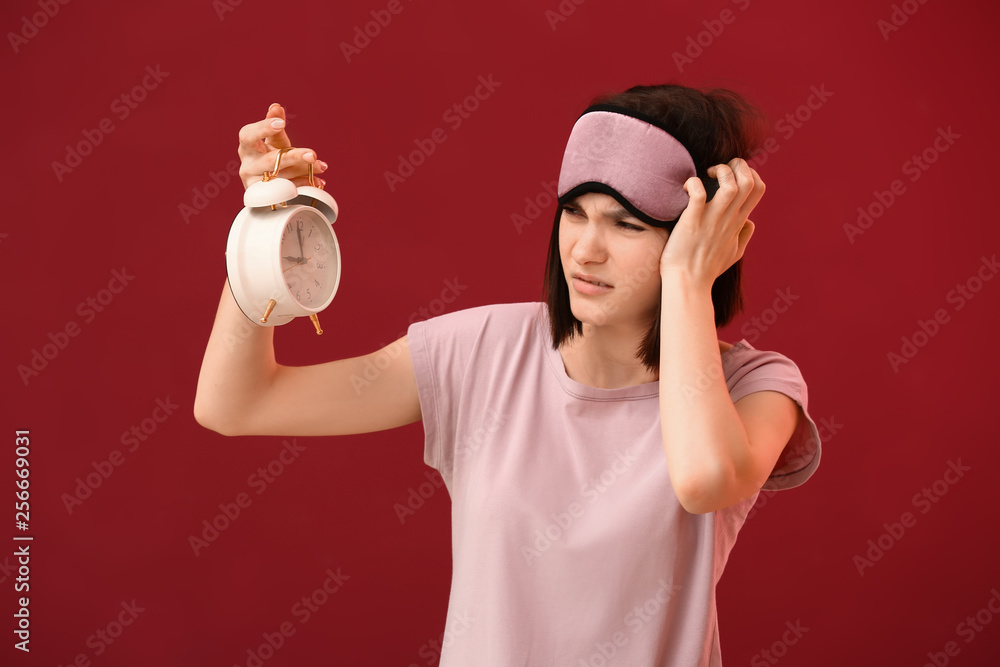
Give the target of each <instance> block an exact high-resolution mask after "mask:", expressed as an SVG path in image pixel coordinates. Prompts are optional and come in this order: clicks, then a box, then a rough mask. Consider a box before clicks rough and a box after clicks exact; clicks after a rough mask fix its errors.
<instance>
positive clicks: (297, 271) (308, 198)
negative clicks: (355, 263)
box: [226, 148, 340, 334]
mask: <svg viewBox="0 0 1000 667" xmlns="http://www.w3.org/2000/svg"><path fill="white" fill-rule="evenodd" d="M289 150H292V149H291V148H283V149H281V150H279V151H278V154H277V157H276V159H275V163H274V171H272V172H264V180H262V181H259V182H257V183H254V184H253V185H251V186H250V187H249V188H247V190H246V192H245V193H244V194H243V204H244V208H243V210H242V211H240V213H239V215H237V216H236V219H235V220H234V221H233V226H232V228H231V229H230V230H229V241H228V243H227V245H226V270H227V272H228V274H229V287H230V289H231V290H232V293H233V297H234V298H235V299H236V303H237V304H238V305H239V307H240V310H242V311H243V314H244V315H246V316H247V317H248V318H249V319H250V321H252V322H254V323H255V324H259V325H261V326H279V325H282V324H286V323H288V322H291V321H292V320H293V319H295V318H296V317H303V316H308V317H309V319H311V320H312V323H313V325H314V326H315V327H316V333H317V334H321V333H323V329H322V328H321V327H320V325H319V318H318V317H317V313H319V312H320V311H322V310H323V309H325V308H326V307H327V306H329V305H330V303H331V302H332V301H333V297H334V295H335V294H336V293H337V287H338V286H339V285H340V245H339V244H338V243H337V236H336V234H334V232H333V223H334V221H335V220H336V219H337V212H338V209H337V202H335V201H334V200H333V197H331V196H330V195H329V194H328V193H326V192H324V191H323V190H322V189H321V188H318V187H316V186H315V185H314V182H313V174H312V164H310V165H309V185H308V186H302V187H298V188H296V187H295V184H294V183H292V182H291V181H290V180H288V179H285V178H275V177H274V175H275V174H277V173H278V169H279V167H280V165H281V155H282V154H283V153H285V152H287V151H289Z"/></svg>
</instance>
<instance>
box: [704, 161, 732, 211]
mask: <svg viewBox="0 0 1000 667" xmlns="http://www.w3.org/2000/svg"><path fill="white" fill-rule="evenodd" d="M706 173H707V174H708V175H709V176H710V177H712V178H714V179H715V180H717V181H718V182H719V190H718V191H717V192H716V193H715V195H714V196H713V197H712V202H711V203H712V205H714V206H717V207H722V208H723V209H728V208H730V206H731V205H732V204H733V201H734V200H736V199H737V195H738V194H739V191H740V188H739V183H738V182H737V180H736V174H735V173H733V168H732V167H731V166H729V165H728V164H716V165H712V166H711V167H709V168H708V169H707V170H706Z"/></svg>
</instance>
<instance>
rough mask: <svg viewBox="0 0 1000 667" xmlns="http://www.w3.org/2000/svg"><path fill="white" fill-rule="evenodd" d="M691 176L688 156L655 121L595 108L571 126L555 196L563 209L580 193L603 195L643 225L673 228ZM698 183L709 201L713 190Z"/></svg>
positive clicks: (604, 107) (607, 107)
mask: <svg viewBox="0 0 1000 667" xmlns="http://www.w3.org/2000/svg"><path fill="white" fill-rule="evenodd" d="M696 175H697V171H696V169H695V166H694V160H693V159H692V158H691V154H690V153H689V152H688V150H687V149H686V148H685V147H684V145H683V144H681V142H679V141H678V140H677V139H675V138H674V137H673V136H671V135H670V133H669V132H667V131H666V130H665V129H663V128H662V127H660V126H659V125H658V124H657V122H656V121H655V120H653V119H652V118H649V117H646V116H644V115H643V114H640V113H638V112H636V111H632V110H631V109H626V108H623V107H618V106H614V105H608V104H597V105H594V106H592V107H589V108H588V109H587V110H585V111H584V112H583V114H581V115H580V117H579V118H578V119H577V121H576V124H575V125H574V126H573V131H572V132H571V133H570V136H569V141H568V142H567V144H566V152H565V153H564V155H563V162H562V168H561V169H560V171H559V186H558V190H557V193H558V196H559V203H560V204H565V203H566V202H568V201H569V200H570V199H573V198H574V197H576V196H578V195H580V194H582V193H584V192H602V193H604V194H607V195H610V196H612V197H614V198H615V199H616V200H617V201H618V203H620V204H621V205H622V206H623V207H625V209H626V210H628V211H629V213H631V214H632V215H634V216H635V217H637V218H639V219H640V220H642V221H643V222H646V223H648V224H651V225H655V226H658V227H663V226H669V227H670V228H672V227H673V224H671V223H676V222H677V218H679V217H680V214H681V212H682V211H683V210H684V209H685V208H686V207H687V205H688V201H689V198H688V193H687V192H686V191H685V190H684V182H685V181H686V180H687V179H689V178H691V177H692V176H696ZM702 180H703V182H704V183H705V185H706V190H707V192H708V197H709V198H711V197H712V195H713V194H714V193H715V191H716V189H717V187H718V184H717V182H716V181H715V179H709V178H705V179H702Z"/></svg>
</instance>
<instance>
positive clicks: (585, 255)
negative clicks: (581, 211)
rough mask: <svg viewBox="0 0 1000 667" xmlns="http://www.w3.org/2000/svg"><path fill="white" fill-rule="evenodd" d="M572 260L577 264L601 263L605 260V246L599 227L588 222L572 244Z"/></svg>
mask: <svg viewBox="0 0 1000 667" xmlns="http://www.w3.org/2000/svg"><path fill="white" fill-rule="evenodd" d="M572 254H573V260H574V261H576V262H577V263H578V264H584V263H586V262H603V261H604V260H605V259H607V245H606V244H605V242H604V235H603V232H602V231H601V229H600V227H599V225H597V224H594V223H593V222H588V223H587V224H586V225H583V228H582V230H581V232H580V236H579V237H578V238H577V239H576V243H574V244H573V253H572Z"/></svg>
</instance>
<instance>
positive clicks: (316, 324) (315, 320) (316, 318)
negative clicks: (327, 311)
mask: <svg viewBox="0 0 1000 667" xmlns="http://www.w3.org/2000/svg"><path fill="white" fill-rule="evenodd" d="M309 319H310V320H312V323H313V326H314V327H316V335H317V336H319V335H321V334H322V333H323V329H321V328H320V326H319V316H318V315H316V313H313V314H312V315H310V316H309Z"/></svg>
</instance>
